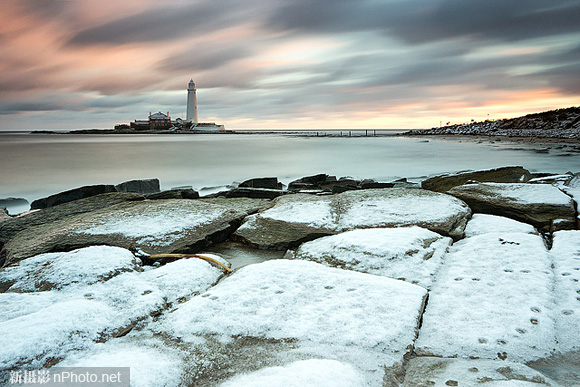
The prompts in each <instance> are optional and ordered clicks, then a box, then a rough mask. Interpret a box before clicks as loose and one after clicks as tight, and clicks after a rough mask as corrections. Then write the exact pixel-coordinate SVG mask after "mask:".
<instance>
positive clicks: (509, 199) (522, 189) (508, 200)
mask: <svg viewBox="0 0 580 387" xmlns="http://www.w3.org/2000/svg"><path fill="white" fill-rule="evenodd" d="M448 194H450V195H453V196H455V197H457V198H459V199H461V200H463V201H465V202H466V203H467V204H468V205H469V206H470V207H471V209H472V210H473V212H479V213H484V214H492V215H499V216H505V217H508V218H512V219H515V220H518V221H520V222H524V223H529V224H531V225H533V226H534V227H536V228H538V229H543V230H544V231H549V229H550V227H551V225H552V223H553V222H554V221H556V220H557V221H558V223H559V227H560V229H575V228H576V210H575V208H574V202H573V201H572V199H571V198H570V196H568V195H566V194H565V193H563V192H562V191H560V190H559V189H558V188H556V187H553V186H550V185H544V184H518V183H513V184H509V183H506V184H500V183H497V184H496V183H481V184H466V185H462V186H459V187H455V188H453V189H451V190H449V191H448Z"/></svg>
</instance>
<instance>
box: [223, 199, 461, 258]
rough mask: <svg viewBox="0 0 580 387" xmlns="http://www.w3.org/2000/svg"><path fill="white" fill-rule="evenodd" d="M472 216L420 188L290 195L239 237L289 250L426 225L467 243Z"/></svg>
mask: <svg viewBox="0 0 580 387" xmlns="http://www.w3.org/2000/svg"><path fill="white" fill-rule="evenodd" d="M470 215H471V211H470V210H469V208H468V207H467V205H466V204H465V203H463V202H462V201H461V200H458V199H456V198H453V197H451V196H449V195H445V194H441V193H436V192H431V191H427V190H420V189H405V188H390V189H371V190H361V191H348V192H344V193H342V194H339V195H333V196H322V197H320V196H309V195H305V194H296V195H287V196H283V197H280V198H278V199H276V201H275V205H274V207H272V208H270V209H267V210H265V211H262V212H261V213H259V214H256V215H253V216H250V217H249V218H248V219H246V221H245V223H244V224H243V225H242V226H241V227H240V228H239V229H238V230H237V231H236V233H235V234H234V236H235V237H236V238H237V239H239V240H241V241H243V242H244V243H248V244H251V245H255V246H257V247H260V248H269V249H279V250H282V249H287V248H288V247H295V246H298V245H299V244H300V243H303V242H306V241H309V240H312V239H315V238H318V237H321V236H326V235H331V234H336V233H339V232H344V231H349V230H354V229H360V228H378V227H402V226H414V225H415V226H420V227H423V228H426V229H429V230H432V231H435V232H438V233H440V234H443V235H448V236H451V237H453V238H461V237H462V236H463V230H464V228H465V224H466V222H467V219H468V217H469V216H470Z"/></svg>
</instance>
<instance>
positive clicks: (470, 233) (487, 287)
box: [0, 167, 580, 386]
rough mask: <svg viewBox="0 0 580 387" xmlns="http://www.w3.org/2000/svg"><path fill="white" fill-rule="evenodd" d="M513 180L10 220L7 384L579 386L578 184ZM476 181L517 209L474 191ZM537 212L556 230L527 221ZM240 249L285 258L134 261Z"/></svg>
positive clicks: (63, 210) (117, 200) (4, 344)
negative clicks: (94, 378)
mask: <svg viewBox="0 0 580 387" xmlns="http://www.w3.org/2000/svg"><path fill="white" fill-rule="evenodd" d="M512 171H513V172H514V175H513V178H514V179H516V181H518V182H516V183H514V182H497V181H493V179H494V178H493V177H492V175H493V174H494V173H493V172H490V171H470V172H463V174H469V175H468V176H467V175H465V176H459V177H458V176H457V175H461V174H462V173H455V174H450V175H446V176H438V177H437V180H438V181H441V180H445V179H446V178H448V179H454V180H453V181H454V183H453V184H451V183H450V182H449V181H448V182H447V183H445V182H444V183H443V184H447V185H448V187H447V189H446V190H443V189H441V191H444V192H433V191H430V190H428V189H425V188H423V189H421V188H372V189H362V188H361V187H360V183H357V184H355V186H356V188H354V189H351V190H348V191H345V192H342V193H336V194H331V193H329V191H332V188H329V189H326V188H323V187H318V188H317V189H313V187H306V186H302V187H301V188H304V191H305V192H318V193H319V194H307V193H304V192H301V193H291V192H289V191H287V190H283V189H280V188H282V187H280V186H279V185H278V184H277V182H274V181H270V182H269V183H268V184H270V183H276V186H275V187H269V188H266V187H256V186H249V187H242V188H244V189H249V190H272V191H274V190H277V191H280V192H281V193H283V194H281V195H280V196H279V197H276V198H275V199H260V198H258V199H256V198H243V197H237V198H230V197H227V196H228V195H227V193H222V194H221V195H220V196H222V197H215V198H201V199H183V198H173V199H156V200H153V199H151V198H150V199H147V198H146V197H145V196H144V195H141V194H136V193H119V192H115V193H105V194H101V195H97V196H93V197H88V198H83V199H79V200H75V201H71V202H68V203H64V204H59V205H56V206H54V207H50V208H46V209H42V210H39V211H36V212H32V213H29V214H26V215H23V216H20V217H10V219H5V220H3V221H2V222H0V236H1V237H2V241H3V244H4V246H3V248H2V256H3V257H4V267H3V268H2V270H0V307H1V308H2V310H3V313H2V315H1V316H0V327H1V328H2V331H3V332H4V333H3V334H2V335H0V347H1V348H2V349H3V350H2V351H0V382H1V383H7V381H8V380H9V378H10V375H11V373H12V374H13V373H14V372H18V371H19V370H32V371H34V370H39V369H41V368H47V369H48V370H50V368H51V367H54V366H70V367H80V366H93V367H96V366H125V367H131V378H132V385H135V386H145V385H148V386H157V385H159V386H162V385H201V386H246V385H284V384H288V381H289V380H291V381H292V382H293V383H294V384H297V385H305V386H308V385H311V386H337V385H338V386H340V385H344V386H398V385H404V386H418V385H441V386H453V385H479V384H483V385H485V384H486V383H491V384H494V385H495V384H508V385H509V384H510V383H511V384H514V385H538V384H539V385H551V386H556V385H560V384H561V385H575V384H576V385H577V384H578V383H580V372H578V367H579V366H580V364H578V363H579V362H578V359H579V358H580V356H579V355H580V345H579V344H578V343H580V340H579V336H578V332H579V331H580V325H579V323H578V321H579V320H578V315H579V314H580V297H579V296H578V294H579V293H580V287H579V286H580V285H578V284H579V283H580V282H579V281H580V253H579V252H580V231H579V230H577V224H576V223H575V222H572V221H570V219H577V212H576V206H577V204H575V202H574V200H577V198H578V197H579V196H580V195H579V196H577V193H578V189H580V185H579V184H578V182H579V181H580V176H578V175H571V174H569V175H558V176H559V177H558V178H543V179H539V180H538V179H534V176H531V175H530V176H529V177H528V178H526V179H528V180H527V182H520V181H523V180H519V179H520V176H516V175H518V174H520V173H522V174H523V175H525V176H528V174H529V172H528V171H525V170H524V169H523V168H521V167H519V168H518V169H513V170H512ZM504 172H505V171H504ZM502 173H503V172H502ZM324 176H327V175H324ZM464 178H465V179H466V180H465V181H461V180H463V179H464ZM478 179H479V180H481V181H478ZM526 179H524V180H526ZM328 180H329V178H328V177H325V178H324V181H328ZM330 180H333V179H330ZM338 180H340V179H337V180H336V181H338ZM344 180H346V179H344ZM302 183H304V182H302ZM455 183H457V184H459V185H455V186H454V184H455ZM256 184H259V183H258V182H256ZM317 184H318V183H317ZM349 184H351V183H349ZM514 184H515V185H517V188H514ZM482 185H484V186H485V187H490V186H493V189H494V190H495V191H494V194H493V195H492V196H494V198H495V200H499V201H501V200H503V201H504V202H505V203H504V207H498V208H497V209H495V210H494V211H493V213H492V211H487V212H488V213H484V209H482V208H481V207H476V206H475V205H474V204H473V203H475V202H471V201H470V200H467V199H466V200H467V202H466V201H464V200H463V199H461V196H460V194H461V192H463V191H465V190H469V192H471V191H473V189H472V188H473V187H474V186H475V187H479V186H482ZM502 187H503V190H501V189H500V188H502ZM321 188H322V189H321ZM520 190H525V192H523V191H520ZM320 191H322V192H324V194H323V195H320ZM514 191H515V192H517V195H516V194H514ZM238 192H240V191H238ZM251 192H252V193H251V195H255V192H254V191H251ZM486 192H487V191H483V192H482V193H480V194H479V195H480V196H482V197H485V196H486V195H488V194H487V193H486ZM473 195H475V194H473ZM560 195H564V196H565V197H566V198H568V199H566V200H564V199H565V198H564V196H560ZM488 196H489V195H488ZM514 196H515V198H514ZM172 197H174V196H172ZM502 198H503V199H502ZM574 198H576V199H574ZM516 199H517V200H516ZM540 202H543V203H546V204H549V206H557V207H559V210H557V211H556V210H553V208H552V207H551V208H552V209H551V210H550V211H544V210H543V209H541V208H540V206H539V205H538V203H540ZM470 203H472V204H470ZM524 203H527V204H529V206H528V207H526V208H525V209H524V210H521V209H518V208H520V205H522V204H524ZM514 208H516V209H517V210H514ZM534 208H537V211H538V212H541V213H543V214H544V215H543V216H544V217H545V219H549V220H547V221H545V220H542V221H541V222H536V220H534V219H536V218H535V217H533V218H532V220H533V222H532V221H531V220H529V219H526V220H528V222H526V221H525V220H522V219H521V218H520V217H518V216H515V215H516V214H519V213H521V212H533V211H534ZM559 219H564V221H560V220H559ZM547 224H549V225H550V227H546V225H547ZM229 239H235V240H237V241H242V242H244V243H247V244H250V245H253V246H256V247H259V248H271V249H284V250H286V256H285V258H284V259H274V260H270V261H266V262H263V263H259V264H251V265H248V266H245V267H242V268H240V269H236V270H234V272H233V273H226V271H225V270H223V269H222V267H220V266H217V265H215V264H213V263H211V262H208V261H206V260H201V259H196V258H185V259H180V260H177V261H173V262H170V263H167V264H164V265H163V264H161V265H159V264H155V265H153V266H149V265H146V264H144V261H142V260H141V259H139V258H138V257H135V256H134V255H133V254H132V253H131V252H130V251H129V250H128V247H129V245H131V244H133V245H134V246H137V247H138V248H140V249H142V250H145V251H146V252H149V253H155V252H158V253H169V252H182V253H198V252H202V251H205V252H206V253H209V254H211V250H212V248H213V247H214V245H215V244H216V243H219V242H221V241H224V240H229ZM211 257H213V258H214V259H217V260H220V258H219V257H217V256H215V255H211ZM222 263H223V264H226V265H227V262H222Z"/></svg>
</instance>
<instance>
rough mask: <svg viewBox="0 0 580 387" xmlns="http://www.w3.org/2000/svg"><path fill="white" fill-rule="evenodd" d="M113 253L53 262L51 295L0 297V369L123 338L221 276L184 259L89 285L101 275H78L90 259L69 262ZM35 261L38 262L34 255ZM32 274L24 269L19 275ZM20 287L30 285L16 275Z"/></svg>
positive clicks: (63, 256) (106, 249)
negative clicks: (133, 329)
mask: <svg viewBox="0 0 580 387" xmlns="http://www.w3.org/2000/svg"><path fill="white" fill-rule="evenodd" d="M111 249H114V248H110V247H98V248H88V249H83V250H79V251H76V252H71V253H66V254H61V255H60V256H57V257H52V258H51V259H52V262H53V269H54V270H53V271H49V272H47V273H46V275H47V278H49V279H50V280H54V281H55V283H54V284H53V285H54V286H52V288H53V290H50V291H44V292H34V293H10V292H8V293H1V294H0V310H2V311H3V313H2V319H0V321H1V323H0V329H1V330H2V335H0V348H2V351H0V369H9V368H11V367H17V366H20V365H22V364H31V365H32V366H42V365H50V364H53V363H55V362H58V360H60V359H61V358H63V357H65V356H66V354H67V353H68V352H70V351H72V350H79V349H83V348H88V347H90V346H91V345H93V344H94V343H95V342H96V341H103V340H107V339H108V338H110V337H116V336H122V335H124V334H126V333H127V332H129V331H130V330H131V329H132V328H133V326H134V325H135V324H136V323H138V322H139V321H141V320H143V319H146V318H148V317H149V316H152V315H158V314H160V313H161V312H162V311H163V310H165V309H167V308H168V307H170V306H171V305H172V304H176V303H177V302H178V301H184V300H186V299H188V298H189V297H191V296H193V295H195V294H198V293H200V292H202V291H204V290H206V289H207V288H209V287H210V286H212V285H213V284H214V283H215V282H216V281H217V279H218V278H219V277H220V276H221V274H222V272H221V270H219V269H218V268H215V267H213V266H212V265H210V264H209V263H207V262H206V261H203V260H199V259H183V260H180V261H176V262H172V263H169V264H167V265H165V266H162V267H160V268H158V269H151V270H146V271H144V272H139V271H130V272H125V273H121V274H119V275H117V276H115V277H113V278H110V279H108V280H106V279H107V278H103V281H99V282H96V283H92V279H94V278H98V275H96V276H95V275H93V276H87V277H83V276H82V275H80V274H79V273H81V272H82V267H83V265H84V263H85V261H86V260H84V259H82V260H78V261H77V260H74V259H71V257H74V255H75V254H76V255H80V256H83V255H88V254H93V259H94V260H98V259H102V256H103V255H104V254H107V253H108V252H110V251H111ZM86 250H88V251H86ZM113 254H118V252H113ZM59 259H60V260H62V261H63V262H66V263H68V265H65V264H61V263H60V262H58V261H59ZM32 260H35V261H38V259H37V257H33V258H32ZM105 260H106V259H105ZM113 261H114V260H113ZM24 264H25V265H26V261H24ZM56 269H58V271H59V272H57V271H56ZM92 270H93V274H97V273H101V272H103V270H102V268H100V267H97V268H95V267H93V268H92ZM27 273H28V272H27V270H22V271H20V274H22V275H27ZM14 274H15V272H12V273H11V275H12V278H13V279H14ZM75 278H77V279H79V280H78V281H77V280H75ZM105 280H106V281H105ZM59 281H61V282H59ZM16 283H17V284H23V287H25V288H27V287H28V285H27V283H26V280H25V279H24V278H16Z"/></svg>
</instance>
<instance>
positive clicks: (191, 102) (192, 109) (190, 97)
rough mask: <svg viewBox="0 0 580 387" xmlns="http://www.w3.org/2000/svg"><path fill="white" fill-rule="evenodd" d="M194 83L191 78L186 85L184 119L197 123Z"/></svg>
mask: <svg viewBox="0 0 580 387" xmlns="http://www.w3.org/2000/svg"><path fill="white" fill-rule="evenodd" d="M196 91H197V90H196V88H195V83H194V82H193V79H191V80H190V81H189V85H188V86H187V115H186V117H185V119H186V121H189V122H191V123H192V124H194V125H197V124H198V123H199V122H198V120H197V94H196Z"/></svg>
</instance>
